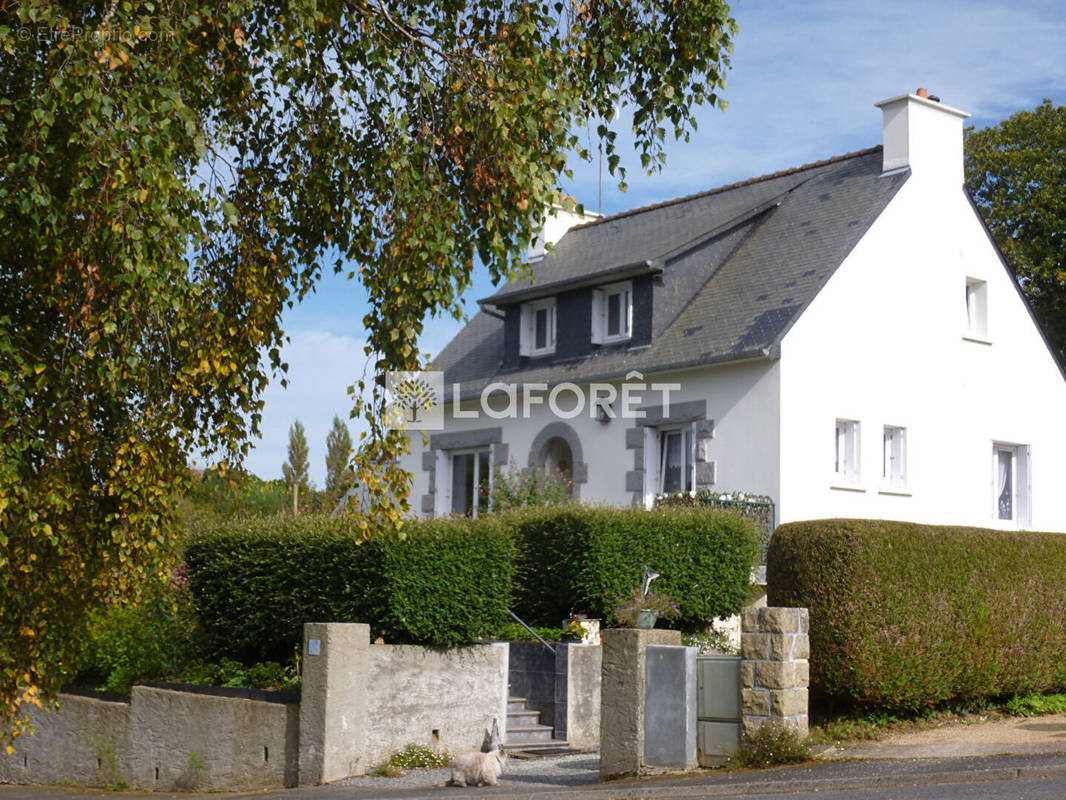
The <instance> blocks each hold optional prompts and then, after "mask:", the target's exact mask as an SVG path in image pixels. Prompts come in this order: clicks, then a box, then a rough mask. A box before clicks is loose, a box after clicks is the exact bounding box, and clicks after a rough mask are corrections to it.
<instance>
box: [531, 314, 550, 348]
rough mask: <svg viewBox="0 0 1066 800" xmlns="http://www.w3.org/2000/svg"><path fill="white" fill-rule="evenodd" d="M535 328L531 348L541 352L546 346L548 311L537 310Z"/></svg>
mask: <svg viewBox="0 0 1066 800" xmlns="http://www.w3.org/2000/svg"><path fill="white" fill-rule="evenodd" d="M535 328H536V336H535V337H534V339H533V348H534V349H536V350H541V349H543V348H545V347H547V346H548V309H546V308H538V309H537V313H536V323H535Z"/></svg>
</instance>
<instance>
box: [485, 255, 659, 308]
mask: <svg viewBox="0 0 1066 800" xmlns="http://www.w3.org/2000/svg"><path fill="white" fill-rule="evenodd" d="M662 271H663V262H662V260H661V259H658V258H649V259H645V260H644V261H634V262H633V263H632V264H622V265H621V266H618V267H611V268H610V269H605V270H600V271H599V272H594V273H592V274H591V275H583V276H581V277H580V278H576V279H567V280H562V281H552V282H551V283H541V284H537V285H535V286H529V287H527V288H525V289H516V290H515V291H513V292H507V294H494V295H492V297H485V298H482V299H481V300H478V301H477V302H478V305H479V306H482V307H484V306H485V305H491V306H496V307H500V306H509V305H514V304H515V303H524V302H526V301H527V300H538V299H540V298H541V297H548V296H549V295H553V294H557V293H558V292H559V291H560V290H570V289H583V288H585V287H586V286H602V285H603V284H605V283H611V282H613V281H622V280H626V279H627V278H637V277H639V276H641V275H656V274H658V273H660V272H662Z"/></svg>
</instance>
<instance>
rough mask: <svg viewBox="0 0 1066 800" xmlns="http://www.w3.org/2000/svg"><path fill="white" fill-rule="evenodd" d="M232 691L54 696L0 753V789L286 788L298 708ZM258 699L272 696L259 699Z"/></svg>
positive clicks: (150, 689) (292, 771)
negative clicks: (25, 732)
mask: <svg viewBox="0 0 1066 800" xmlns="http://www.w3.org/2000/svg"><path fill="white" fill-rule="evenodd" d="M238 694H241V692H240V690H232V691H226V690H215V691H213V692H211V693H206V692H203V691H199V692H197V691H178V690H174V689H169V688H160V687H154V686H135V687H133V691H132V693H131V695H130V699H129V701H127V702H119V701H114V700H98V699H94V698H91V697H83V696H80V695H72V694H61V695H60V698H59V699H60V706H59V708H58V709H57V710H55V711H52V712H48V713H43V712H42V713H37V714H35V715H34V718H33V722H34V727H35V729H36V730H35V732H34V734H33V735H30V736H26V737H23V738H19V739H18V741H17V742H16V749H15V752H14V753H13V754H12V755H10V756H8V755H0V783H45V784H60V783H64V784H75V785H79V786H97V787H99V786H112V787H118V786H128V787H131V788H135V789H147V790H159V791H189V790H196V791H222V790H233V791H249V790H254V789H268V788H281V787H284V786H292V785H294V784H295V783H296V742H297V735H298V708H299V707H298V705H296V704H295V703H286V702H271V701H268V700H262V699H260V700H256V699H250V696H251V695H252V694H253V693H251V692H248V693H246V694H247V695H249V697H239V696H234V695H238ZM256 694H257V695H258V696H261V697H262V696H268V695H270V694H274V693H267V692H261V693H256Z"/></svg>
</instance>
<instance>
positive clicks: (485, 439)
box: [422, 426, 509, 514]
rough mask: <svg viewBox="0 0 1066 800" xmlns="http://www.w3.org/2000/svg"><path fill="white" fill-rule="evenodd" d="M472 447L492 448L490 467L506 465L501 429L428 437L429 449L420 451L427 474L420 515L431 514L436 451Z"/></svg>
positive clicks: (435, 471) (435, 487)
mask: <svg viewBox="0 0 1066 800" xmlns="http://www.w3.org/2000/svg"><path fill="white" fill-rule="evenodd" d="M474 447H491V448H492V466H493V467H500V466H504V465H505V464H506V463H507V458H508V455H509V450H508V446H507V445H506V444H505V443H504V441H503V428H502V427H500V426H496V427H494V428H474V429H472V430H468V431H453V432H450V433H434V434H432V435H431V436H430V437H429V447H428V448H427V449H425V450H423V451H422V471H423V472H428V473H429V493H428V494H424V495H422V513H423V514H432V513H433V509H434V508H435V504H434V496H435V495H436V492H437V451H438V450H465V449H467V448H474Z"/></svg>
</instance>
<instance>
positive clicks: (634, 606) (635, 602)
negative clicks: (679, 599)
mask: <svg viewBox="0 0 1066 800" xmlns="http://www.w3.org/2000/svg"><path fill="white" fill-rule="evenodd" d="M658 577H659V573H658V572H652V571H651V570H649V569H648V568H647V567H644V572H643V574H642V576H641V582H640V586H637V587H634V588H633V589H632V590H631V591H630V592H629V594H628V595H622V596H620V597H618V598H617V600H616V601H615V602H616V603H617V605H616V606H615V608H614V619H615V622H617V623H618V624H619V625H621V626H622V627H625V628H632V627H635V626H636V624H637V618H638V617H639V616H640V612H641V611H651V612H654V614H655V616H656V617H666V618H668V619H670V618H673V617H676V616H678V614H680V613H681V612H680V611H679V610H678V608H677V605H676V604H675V603H674V601H673V600H671V599H670V595H668V594H660V593H658V592H653V591H651V582H652V581H653V580H655V579H656V578H658Z"/></svg>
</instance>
